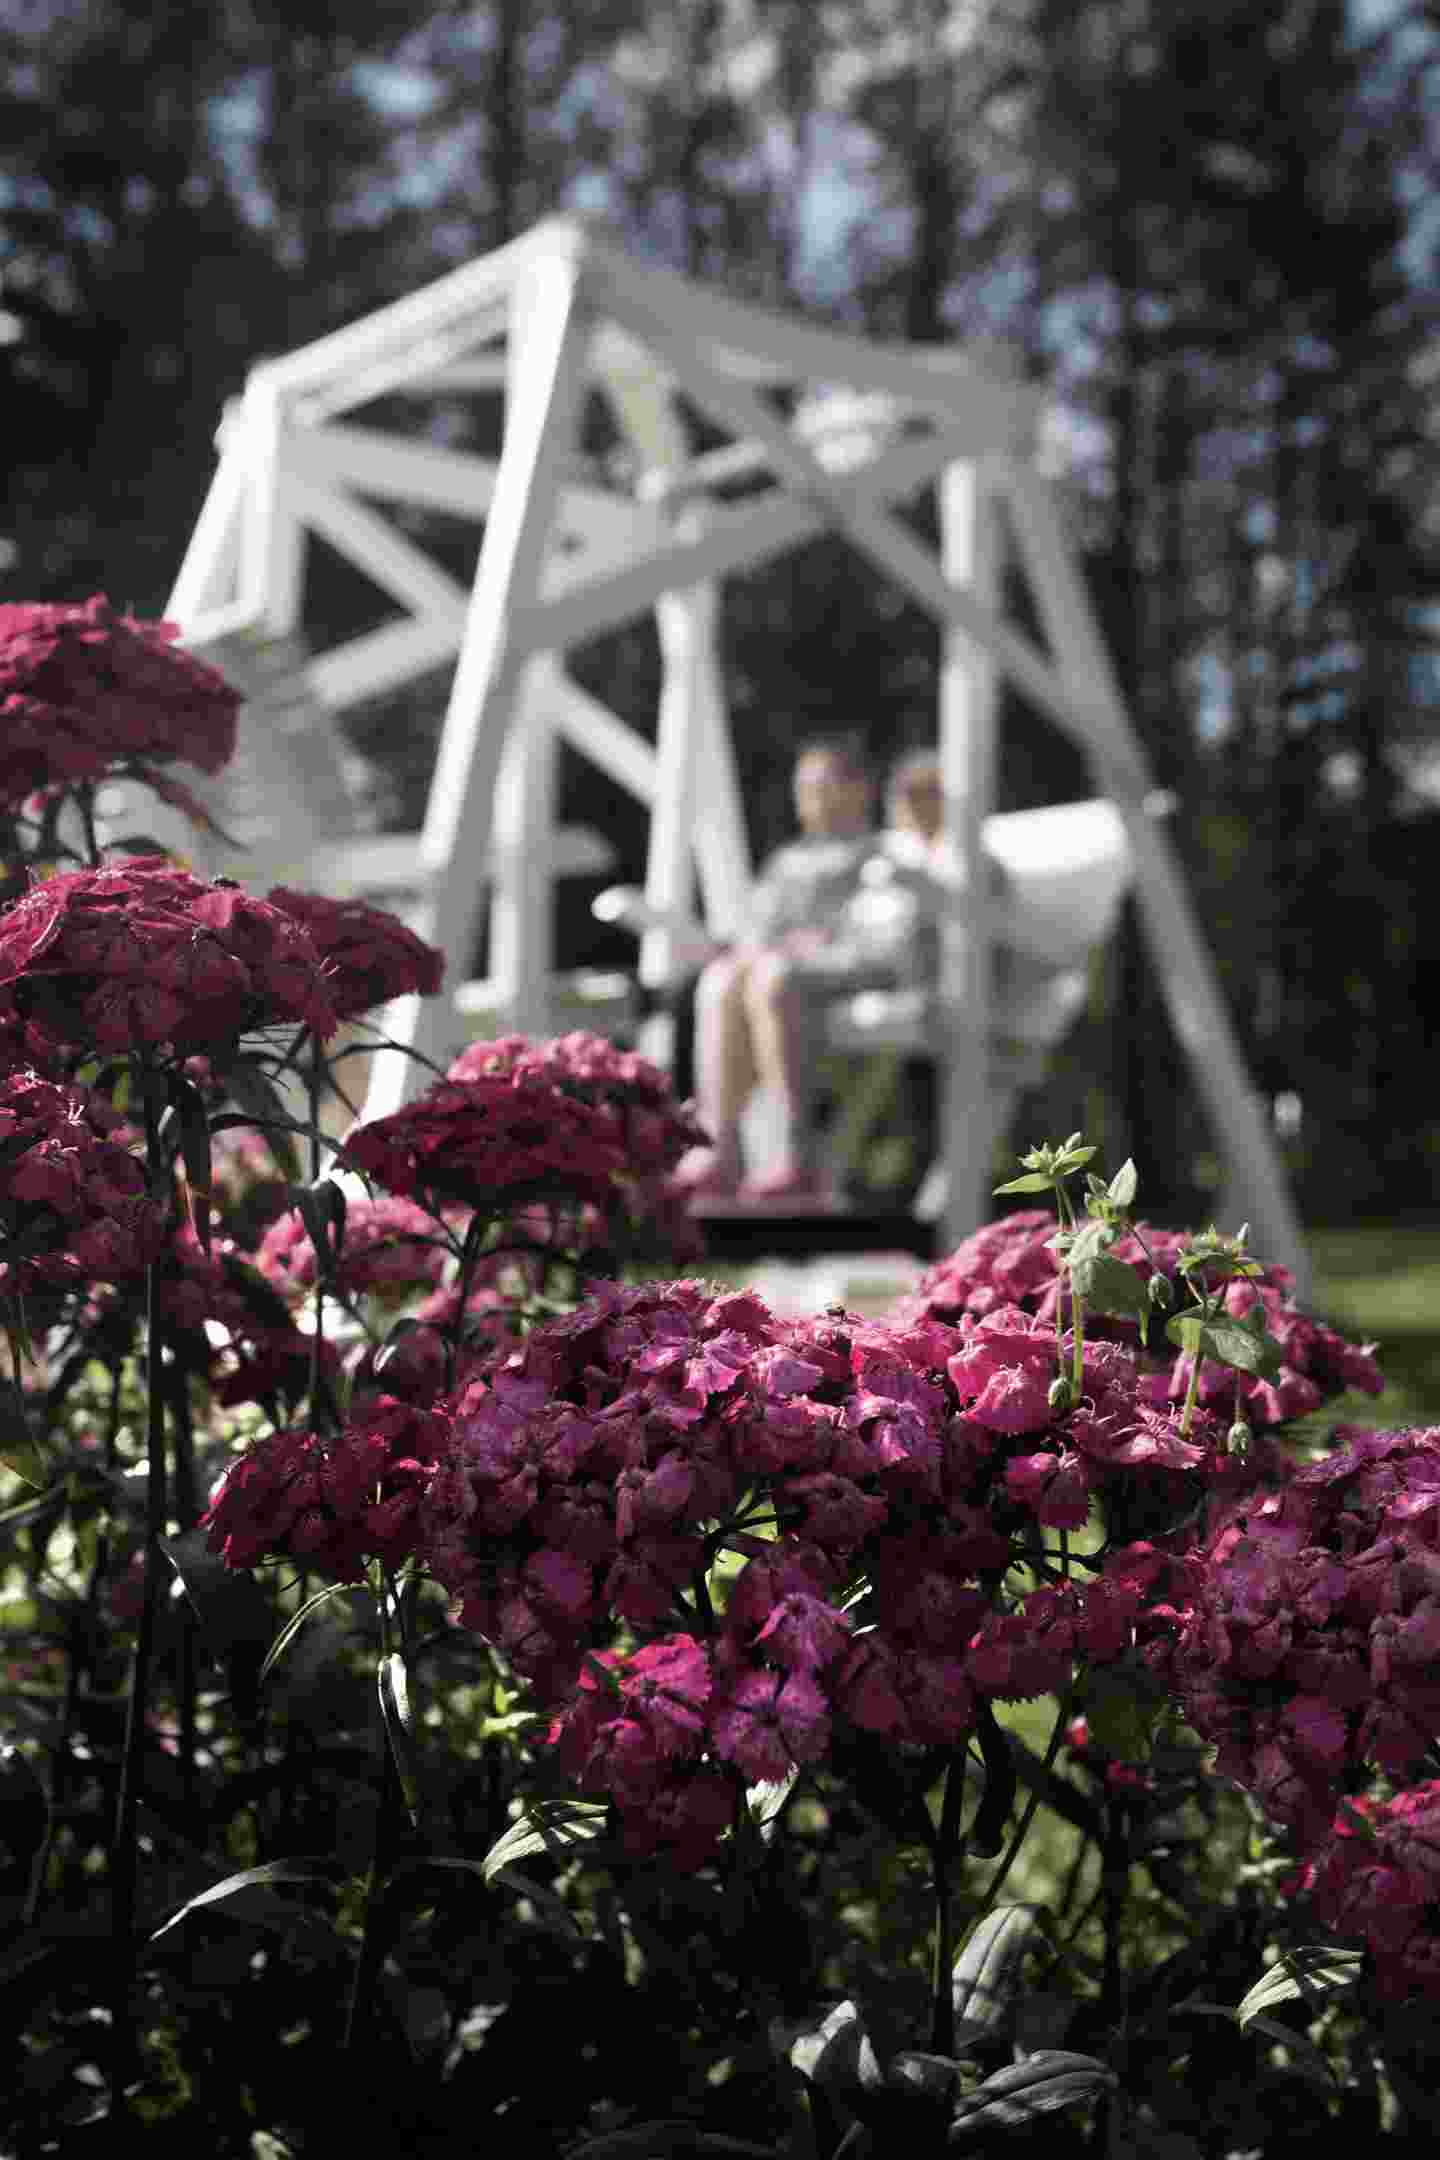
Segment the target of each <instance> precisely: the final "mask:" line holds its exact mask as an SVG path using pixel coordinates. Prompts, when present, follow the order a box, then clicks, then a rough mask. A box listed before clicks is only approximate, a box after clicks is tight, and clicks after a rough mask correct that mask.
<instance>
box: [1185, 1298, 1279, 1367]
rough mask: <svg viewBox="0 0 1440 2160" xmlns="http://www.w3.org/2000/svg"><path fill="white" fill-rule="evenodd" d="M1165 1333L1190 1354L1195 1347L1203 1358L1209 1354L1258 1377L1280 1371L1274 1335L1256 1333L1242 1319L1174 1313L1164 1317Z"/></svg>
mask: <svg viewBox="0 0 1440 2160" xmlns="http://www.w3.org/2000/svg"><path fill="white" fill-rule="evenodd" d="M1165 1333H1166V1334H1167V1335H1168V1336H1169V1338H1170V1340H1171V1342H1173V1343H1178V1344H1179V1346H1180V1348H1181V1349H1182V1350H1184V1351H1186V1352H1187V1353H1188V1354H1189V1355H1190V1356H1191V1357H1193V1356H1194V1355H1195V1354H1196V1352H1197V1351H1198V1352H1199V1355H1200V1356H1201V1357H1202V1358H1211V1359H1213V1361H1214V1362H1215V1364H1217V1365H1228V1366H1231V1367H1232V1368H1233V1369H1234V1370H1235V1371H1237V1372H1243V1373H1251V1374H1253V1375H1254V1376H1255V1377H1256V1378H1258V1379H1261V1380H1273V1379H1275V1378H1276V1377H1277V1375H1278V1374H1279V1371H1280V1345H1279V1343H1277V1342H1276V1341H1275V1339H1274V1338H1273V1336H1270V1335H1256V1334H1255V1333H1254V1331H1253V1330H1252V1329H1250V1328H1248V1327H1246V1326H1245V1324H1244V1322H1243V1321H1240V1320H1231V1319H1229V1318H1222V1319H1217V1320H1211V1319H1208V1318H1205V1317H1202V1316H1201V1315H1199V1314H1195V1313H1177V1314H1176V1316H1175V1318H1174V1319H1173V1320H1167V1321H1166V1323H1165Z"/></svg>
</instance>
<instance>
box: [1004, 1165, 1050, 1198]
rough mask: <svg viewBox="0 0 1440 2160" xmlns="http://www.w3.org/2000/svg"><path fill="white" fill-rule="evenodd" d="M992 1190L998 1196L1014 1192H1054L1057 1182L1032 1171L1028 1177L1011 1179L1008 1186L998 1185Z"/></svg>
mask: <svg viewBox="0 0 1440 2160" xmlns="http://www.w3.org/2000/svg"><path fill="white" fill-rule="evenodd" d="M991 1189H992V1191H994V1192H995V1193H996V1194H997V1195H998V1194H1000V1193H1012V1192H1013V1193H1019V1192H1054V1190H1055V1180H1054V1178H1052V1177H1044V1176H1042V1175H1041V1174H1040V1173H1039V1172H1038V1171H1033V1170H1032V1171H1031V1172H1030V1173H1029V1174H1028V1176H1026V1177H1017V1178H1011V1180H1010V1182H1009V1183H1008V1184H1007V1185H996V1186H993V1187H992V1188H991Z"/></svg>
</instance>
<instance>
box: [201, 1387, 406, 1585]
mask: <svg viewBox="0 0 1440 2160" xmlns="http://www.w3.org/2000/svg"><path fill="white" fill-rule="evenodd" d="M443 1429H444V1428H443V1420H442V1419H441V1418H440V1417H439V1416H438V1415H437V1414H436V1413H435V1412H434V1411H429V1410H417V1409H416V1408H414V1407H413V1406H412V1405H410V1404H407V1403H399V1402H394V1401H392V1400H391V1399H390V1398H389V1397H382V1398H381V1399H380V1400H379V1401H378V1402H374V1403H370V1404H367V1405H366V1406H365V1407H364V1408H363V1409H362V1410H360V1411H358V1412H357V1413H356V1415H355V1416H354V1417H352V1418H351V1419H350V1420H349V1421H348V1422H347V1423H346V1425H345V1426H344V1428H343V1430H342V1431H340V1432H338V1433H336V1434H334V1435H332V1436H326V1435H323V1434H321V1433H318V1432H310V1431H304V1430H296V1429H293V1428H282V1429H281V1430H280V1431H278V1432H273V1433H270V1434H268V1435H267V1436H266V1437H265V1438H264V1439H263V1440H258V1441H256V1443H255V1445H254V1446H253V1447H251V1448H250V1449H249V1450H248V1452H247V1453H246V1454H244V1455H242V1456H241V1457H239V1459H238V1460H237V1461H236V1462H234V1463H232V1464H231V1466H230V1468H229V1469H228V1470H227V1471H226V1473H225V1476H224V1477H223V1479H222V1480H221V1482H220V1484H219V1486H218V1487H217V1488H216V1490H215V1492H214V1494H213V1495H212V1497H211V1501H210V1505H209V1507H208V1509H207V1510H206V1512H205V1514H204V1515H203V1516H202V1517H201V1527H202V1528H203V1529H206V1530H208V1532H209V1545H210V1550H211V1552H215V1553H221V1554H223V1556H224V1558H225V1559H226V1561H228V1563H229V1564H230V1566H231V1567H237V1568H248V1567H254V1566H255V1565H256V1564H257V1562H259V1561H261V1560H266V1559H290V1560H295V1561H298V1562H299V1563H300V1564H301V1565H302V1566H304V1567H309V1568H315V1569H317V1570H319V1572H321V1573H322V1574H326V1575H330V1576H332V1577H333V1578H334V1579H335V1581H337V1582H361V1581H363V1580H364V1577H365V1570H366V1563H367V1561H369V1560H371V1559H376V1560H380V1561H382V1562H383V1563H384V1564H385V1565H386V1566H387V1567H398V1566H399V1564H400V1562H401V1561H402V1560H403V1559H405V1558H406V1556H407V1555H408V1554H409V1553H410V1552H411V1551H412V1550H413V1548H414V1543H415V1517H416V1510H417V1507H418V1505H419V1499H420V1494H421V1492H422V1490H423V1488H424V1485H425V1481H426V1478H427V1477H428V1476H429V1474H430V1471H431V1469H432V1468H433V1465H434V1458H435V1455H436V1452H437V1450H438V1447H439V1444H440V1440H441V1437H442V1434H443Z"/></svg>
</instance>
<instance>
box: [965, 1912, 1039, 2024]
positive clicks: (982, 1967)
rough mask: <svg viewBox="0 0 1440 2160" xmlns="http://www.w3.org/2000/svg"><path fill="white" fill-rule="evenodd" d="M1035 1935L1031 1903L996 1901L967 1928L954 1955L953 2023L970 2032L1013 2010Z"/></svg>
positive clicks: (999, 2020) (1036, 1924) (1001, 2019)
mask: <svg viewBox="0 0 1440 2160" xmlns="http://www.w3.org/2000/svg"><path fill="white" fill-rule="evenodd" d="M1039 1941H1040V1923H1039V1919H1038V1917H1037V1914H1036V1910H1035V1907H1034V1906H1033V1905H997V1906H996V1907H995V1910H994V1911H993V1912H989V1913H986V1915H985V1917H984V1918H983V1919H982V1920H980V1921H979V1922H978V1923H977V1925H976V1926H975V1927H974V1928H973V1929H972V1930H971V1933H970V1935H969V1937H968V1938H967V1940H966V1941H965V1943H964V1944H963V1945H962V1947H961V1950H960V1954H959V1956H958V1957H957V1958H956V1960H955V1968H954V1972H953V1975H952V1978H951V1997H952V2000H953V2002H954V2005H955V2023H956V2027H957V2030H958V2029H959V2028H966V2027H968V2028H970V2030H971V2033H972V2036H974V2035H978V2034H980V2033H983V2032H994V2031H995V2029H996V2028H997V2027H998V2026H1000V2025H1002V2024H1004V2022H1005V2021H1006V2019H1008V2018H1009V2017H1011V2016H1012V2015H1013V2014H1014V2009H1015V2001H1016V1997H1017V1995H1018V1993H1019V1988H1020V1969H1021V1966H1022V1965H1023V1964H1024V1961H1025V1954H1026V1952H1027V1951H1028V1950H1030V1949H1031V1948H1032V1947H1034V1946H1035V1945H1036V1944H1038V1942H1039Z"/></svg>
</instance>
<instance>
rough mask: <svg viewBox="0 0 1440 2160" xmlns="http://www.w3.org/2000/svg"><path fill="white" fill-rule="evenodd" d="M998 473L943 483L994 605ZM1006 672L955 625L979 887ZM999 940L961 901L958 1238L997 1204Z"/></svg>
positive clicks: (960, 554) (950, 527) (954, 990)
mask: <svg viewBox="0 0 1440 2160" xmlns="http://www.w3.org/2000/svg"><path fill="white" fill-rule="evenodd" d="M996 496H997V489H996V475H995V471H994V467H993V465H992V464H991V462H990V461H988V460H984V459H978V458H972V459H968V460H966V461H965V462H964V463H957V464H954V465H951V466H949V467H948V468H947V470H946V471H945V473H944V474H943V475H942V478H941V482H940V490H939V508H940V544H941V563H942V568H943V571H944V575H945V577H946V578H947V579H948V580H949V582H950V583H951V584H952V585H955V586H957V587H964V588H966V589H967V590H968V591H969V592H970V593H971V594H972V595H973V597H974V598H975V600H976V601H978V602H979V603H980V604H981V605H982V606H983V607H984V608H985V609H986V610H987V611H991V612H993V611H996V610H998V608H999V605H1000V584H1001V577H1002V575H1003V567H1004V566H1003V557H1002V547H1001V538H1000V529H999V518H998V505H997V499H996ZM999 681H1000V678H999V670H998V669H997V667H996V665H995V661H994V658H993V656H992V654H991V653H990V652H989V651H988V650H987V649H986V647H985V646H983V645H981V644H979V643H978V642H977V641H976V639H974V638H973V637H971V636H970V635H969V634H968V632H966V631H964V630H961V629H958V628H956V627H955V626H954V625H953V624H951V626H950V627H949V628H948V629H947V630H946V632H945V635H944V640H943V643H942V647H941V661H940V775H941V784H942V786H943V788H944V791H945V838H946V842H947V844H948V846H949V847H950V849H951V850H952V851H953V854H954V857H955V860H956V863H957V865H958V867H959V870H960V874H961V877H962V879H963V881H964V884H965V887H966V889H967V890H968V891H970V892H973V893H976V894H981V895H983V894H984V893H985V891H986V888H987V866H986V862H985V853H984V827H985V823H986V820H987V819H988V818H989V817H990V815H991V813H992V811H993V810H994V807H995V776H996V737H997V720H998V696H999ZM990 977H991V945H990V939H989V936H988V934H987V926H986V921H985V916H984V913H983V911H982V912H979V913H977V914H976V915H975V917H974V918H973V919H972V920H969V921H967V920H966V918H965V916H964V915H963V914H962V913H961V911H960V910H959V909H956V910H955V911H954V912H953V913H952V914H951V915H950V917H949V918H948V920H947V921H946V923H945V925H944V929H943V934H942V940H941V956H940V992H941V997H942V999H943V1001H944V1003H945V1005H946V1007H947V1009H948V1014H949V1019H950V1028H949V1044H948V1049H949V1054H948V1056H947V1057H946V1059H945V1060H944V1061H943V1064H942V1067H941V1075H940V1114H939V1140H940V1148H939V1152H940V1155H941V1158H942V1159H943V1161H944V1163H945V1166H946V1186H945V1218H944V1220H945V1235H946V1238H947V1239H948V1240H949V1242H950V1243H951V1244H953V1245H958V1244H959V1242H960V1240H961V1239H962V1238H964V1237H968V1236H969V1234H970V1232H971V1231H972V1230H974V1229H976V1228H977V1227H978V1226H979V1224H980V1223H982V1222H983V1221H984V1220H985V1219H986V1217H987V1216H988V1215H989V1213H990V1207H989V1199H990V1185H991V1175H990V1171H991V1150H992V1148H993V1145H994V1140H995V1122H996V1117H997V1113H998V1109H999V1105H998V1104H997V1103H996V1101H995V1100H994V1089H993V1086H992V1080H991V1059H990Z"/></svg>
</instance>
